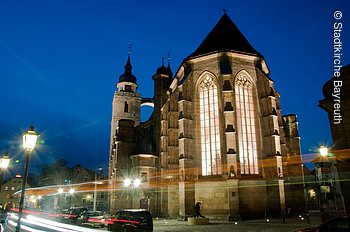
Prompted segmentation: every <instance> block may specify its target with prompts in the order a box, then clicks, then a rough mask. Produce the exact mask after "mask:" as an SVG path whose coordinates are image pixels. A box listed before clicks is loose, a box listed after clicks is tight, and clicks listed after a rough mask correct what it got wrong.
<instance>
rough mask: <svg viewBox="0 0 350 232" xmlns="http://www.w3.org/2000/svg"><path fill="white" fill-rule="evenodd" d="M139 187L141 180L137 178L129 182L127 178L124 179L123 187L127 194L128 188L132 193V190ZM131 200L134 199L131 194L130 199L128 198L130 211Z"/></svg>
mask: <svg viewBox="0 0 350 232" xmlns="http://www.w3.org/2000/svg"><path fill="white" fill-rule="evenodd" d="M140 185H141V180H140V179H138V178H136V179H134V180H131V179H129V178H126V179H124V187H126V188H127V191H128V193H129V188H130V191H132V190H133V189H135V188H138V187H140ZM133 198H134V194H133V192H132V193H131V197H130V208H131V209H132V202H133Z"/></svg>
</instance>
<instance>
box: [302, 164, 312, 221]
mask: <svg viewBox="0 0 350 232" xmlns="http://www.w3.org/2000/svg"><path fill="white" fill-rule="evenodd" d="M301 175H302V178H303V189H304V200H305V211H306V219H307V224H310V214H309V205H308V196H307V189H306V184H305V174H304V164H303V163H302V164H301Z"/></svg>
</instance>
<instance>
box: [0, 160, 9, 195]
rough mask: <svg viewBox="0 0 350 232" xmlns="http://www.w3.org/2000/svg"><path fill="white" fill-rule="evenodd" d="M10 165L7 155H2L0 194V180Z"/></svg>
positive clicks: (0, 163)
mask: <svg viewBox="0 0 350 232" xmlns="http://www.w3.org/2000/svg"><path fill="white" fill-rule="evenodd" d="M9 163H10V157H9V156H8V155H7V153H5V154H4V156H3V157H2V158H1V159H0V168H1V175H0V192H1V188H2V179H3V178H4V171H5V170H6V169H7V167H8V166H9Z"/></svg>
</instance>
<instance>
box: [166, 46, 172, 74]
mask: <svg viewBox="0 0 350 232" xmlns="http://www.w3.org/2000/svg"><path fill="white" fill-rule="evenodd" d="M167 69H168V73H169V77H170V78H172V77H173V72H172V71H171V67H170V51H168V67H167Z"/></svg>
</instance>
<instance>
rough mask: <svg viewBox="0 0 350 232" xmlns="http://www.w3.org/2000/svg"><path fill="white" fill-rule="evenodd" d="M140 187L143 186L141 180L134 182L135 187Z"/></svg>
mask: <svg viewBox="0 0 350 232" xmlns="http://www.w3.org/2000/svg"><path fill="white" fill-rule="evenodd" d="M140 185H141V180H140V179H135V180H134V187H135V188H138V187H140Z"/></svg>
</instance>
